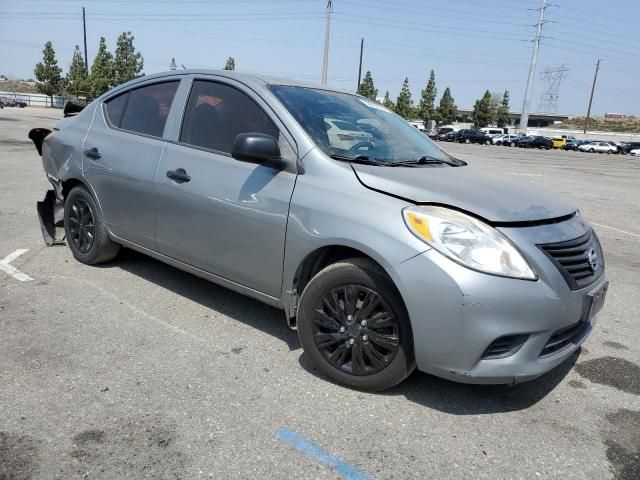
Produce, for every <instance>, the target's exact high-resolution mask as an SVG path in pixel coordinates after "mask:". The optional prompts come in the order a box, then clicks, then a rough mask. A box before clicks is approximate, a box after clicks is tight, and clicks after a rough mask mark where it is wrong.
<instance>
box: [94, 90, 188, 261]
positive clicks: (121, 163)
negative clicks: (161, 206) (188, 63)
mask: <svg viewBox="0 0 640 480" xmlns="http://www.w3.org/2000/svg"><path fill="white" fill-rule="evenodd" d="M178 83H179V82H178V81H170V82H166V81H165V82H162V83H154V84H151V85H145V86H142V87H138V88H135V89H133V90H128V91H126V92H124V93H122V94H120V95H118V96H116V97H114V98H110V99H108V100H107V101H106V102H105V103H104V105H99V106H98V109H99V110H98V111H97V112H96V113H95V117H94V121H93V124H92V126H91V129H90V130H89V134H88V135H87V139H86V140H85V142H84V147H83V151H84V158H83V169H84V176H85V178H86V179H87V181H88V182H89V184H90V186H91V188H92V189H93V191H94V193H95V195H96V197H97V201H98V203H99V205H100V207H101V209H102V213H103V215H104V220H105V222H106V224H107V226H108V227H109V230H110V231H111V232H112V233H113V234H115V235H117V236H119V237H121V238H124V239H126V240H129V241H131V242H133V243H136V244H138V245H142V246H143V247H147V248H153V246H154V236H155V176H156V170H157V168H158V162H159V161H160V153H161V152H162V147H163V145H164V140H163V139H162V135H163V131H164V127H165V123H166V120H167V116H168V114H169V109H170V107H171V103H172V101H173V97H174V95H175V93H176V89H177V87H178ZM101 107H103V108H101Z"/></svg>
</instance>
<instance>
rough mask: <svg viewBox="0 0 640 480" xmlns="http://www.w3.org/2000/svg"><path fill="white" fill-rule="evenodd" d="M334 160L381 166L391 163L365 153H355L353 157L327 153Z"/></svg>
mask: <svg viewBox="0 0 640 480" xmlns="http://www.w3.org/2000/svg"><path fill="white" fill-rule="evenodd" d="M329 157H331V158H333V159H334V160H341V161H343V162H352V163H362V164H364V165H377V166H381V167H388V166H390V165H392V163H391V162H385V161H384V160H380V159H379V158H375V157H368V156H366V155H356V156H355V157H349V156H347V155H329Z"/></svg>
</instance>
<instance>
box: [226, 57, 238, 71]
mask: <svg viewBox="0 0 640 480" xmlns="http://www.w3.org/2000/svg"><path fill="white" fill-rule="evenodd" d="M224 69H225V70H235V69H236V61H235V60H234V59H233V57H229V58H227V63H225V64H224Z"/></svg>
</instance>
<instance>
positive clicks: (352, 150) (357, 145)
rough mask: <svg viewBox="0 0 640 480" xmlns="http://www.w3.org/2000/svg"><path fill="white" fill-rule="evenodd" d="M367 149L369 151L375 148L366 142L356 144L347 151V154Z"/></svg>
mask: <svg viewBox="0 0 640 480" xmlns="http://www.w3.org/2000/svg"><path fill="white" fill-rule="evenodd" d="M364 147H367V150H370V149H372V148H376V146H375V145H374V144H373V143H371V142H368V141H364V142H358V143H356V144H355V145H353V146H352V147H351V148H350V149H349V150H348V151H349V152H355V151H357V150H360V149H361V148H364Z"/></svg>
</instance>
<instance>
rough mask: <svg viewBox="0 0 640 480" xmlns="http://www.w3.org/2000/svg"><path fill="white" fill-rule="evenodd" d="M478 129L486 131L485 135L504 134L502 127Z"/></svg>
mask: <svg viewBox="0 0 640 480" xmlns="http://www.w3.org/2000/svg"><path fill="white" fill-rule="evenodd" d="M480 131H481V132H484V133H486V134H487V135H504V128H497V127H485V128H481V129H480Z"/></svg>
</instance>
